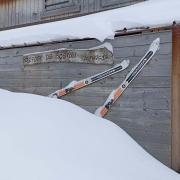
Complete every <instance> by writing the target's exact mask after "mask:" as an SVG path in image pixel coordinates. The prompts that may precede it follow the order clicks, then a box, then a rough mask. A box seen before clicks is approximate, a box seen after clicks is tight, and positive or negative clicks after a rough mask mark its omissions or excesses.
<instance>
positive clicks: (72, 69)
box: [0, 31, 172, 166]
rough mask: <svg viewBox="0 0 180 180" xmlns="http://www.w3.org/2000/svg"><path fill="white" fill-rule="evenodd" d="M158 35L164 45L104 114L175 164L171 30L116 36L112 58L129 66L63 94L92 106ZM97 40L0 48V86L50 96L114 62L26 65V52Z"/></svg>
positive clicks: (88, 44) (92, 43)
mask: <svg viewBox="0 0 180 180" xmlns="http://www.w3.org/2000/svg"><path fill="white" fill-rule="evenodd" d="M157 37H160V38H161V48H160V51H159V52H158V53H157V54H156V55H155V56H154V58H153V59H152V60H151V62H150V63H149V64H148V65H147V66H146V67H145V68H144V69H143V71H142V73H141V74H140V75H139V77H137V78H136V79H135V80H134V82H132V84H131V85H130V86H129V88H128V89H127V90H126V91H125V93H124V94H123V96H122V97H121V98H120V99H119V100H118V101H117V103H116V104H115V105H114V106H113V107H112V110H111V111H110V113H109V114H108V116H107V117H106V118H107V119H109V120H110V121H112V122H114V123H116V124H117V125H118V126H120V127H122V128H123V129H124V130H125V131H127V132H128V133H129V134H130V135H131V136H132V137H133V138H134V139H135V140H136V141H137V142H138V143H139V144H141V145H142V146H143V147H144V148H145V149H146V150H147V151H148V152H150V153H151V154H152V155H153V156H155V157H156V158H157V159H159V160H160V161H161V162H163V163H164V164H166V165H168V166H171V129H170V124H171V123H170V108H171V103H170V99H171V97H170V96H171V94H170V89H171V59H172V47H171V46H172V37H171V31H164V32H160V33H143V34H136V35H130V36H118V37H116V38H115V40H108V42H110V43H111V44H112V45H113V49H114V63H115V64H116V63H118V62H120V61H121V60H123V59H127V58H128V59H130V61H131V64H130V67H129V68H128V69H127V70H125V71H123V72H122V73H119V74H116V75H113V76H112V77H109V78H107V79H105V80H102V81H100V82H98V83H95V84H93V85H91V86H89V87H87V88H84V89H81V90H79V91H77V92H74V93H72V94H70V95H68V96H66V97H63V99H64V100H67V101H70V102H72V103H75V104H77V105H79V106H81V107H82V108H84V109H86V110H88V111H90V112H94V111H95V109H96V108H97V107H99V106H100V105H102V104H103V103H104V101H105V99H106V98H107V96H108V94H109V93H110V92H111V91H112V90H113V88H116V87H117V86H118V85H119V84H120V83H121V81H122V80H123V78H124V77H125V75H126V74H127V73H128V72H129V71H130V69H131V68H132V67H133V65H134V64H135V63H137V62H138V61H139V59H140V58H141V57H142V56H143V55H144V53H145V51H146V50H147V49H148V47H149V44H150V43H151V42H152V41H153V40H154V39H155V38H157ZM97 45H100V42H98V41H96V40H86V41H75V42H64V43H53V44H46V45H43V46H31V47H24V48H13V49H4V50H0V88H5V89H8V90H12V91H20V92H28V93H34V94H41V95H45V96H47V95H48V94H50V93H52V92H53V91H55V90H57V89H59V88H62V87H64V86H66V85H67V84H68V83H69V82H70V81H72V80H80V79H82V78H85V77H88V76H90V75H93V74H95V73H98V72H101V71H103V70H105V69H107V68H109V67H111V66H110V65H93V64H79V63H78V64H76V63H59V64H57V63H49V64H39V65H33V66H26V67H24V66H23V64H22V55H23V54H27V53H33V52H39V51H46V50H52V49H58V48H62V47H64V48H68V47H70V48H90V47H93V46H97Z"/></svg>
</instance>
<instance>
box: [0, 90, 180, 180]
mask: <svg viewBox="0 0 180 180" xmlns="http://www.w3.org/2000/svg"><path fill="white" fill-rule="evenodd" d="M0 100H1V101H0V110H1V111H0V146H1V148H0V179H1V180H120V179H123V180H179V179H180V175H178V174H176V173H175V172H173V171H172V170H170V169H169V168H167V167H165V166H164V165H163V164H161V163H160V162H159V161H157V160H155V159H154V158H153V157H152V156H150V155H149V154H148V153H146V152H145V151H144V150H143V149H142V148H141V147H140V146H139V145H138V144H137V143H136V142H135V141H134V140H133V139H132V138H130V137H129V136H128V134H127V133H125V132H124V131H123V130H122V129H121V128H119V127H118V126H116V125H115V124H113V123H112V122H110V121H107V120H105V119H102V118H99V117H96V116H95V115H93V114H91V113H89V112H87V111H85V110H83V109H81V108H79V107H77V106H75V105H73V104H71V103H69V102H66V101H63V100H57V99H52V98H48V97H41V96H37V95H31V94H21V93H12V92H8V91H4V90H0Z"/></svg>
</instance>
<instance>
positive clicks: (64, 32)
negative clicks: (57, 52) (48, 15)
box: [0, 0, 180, 47]
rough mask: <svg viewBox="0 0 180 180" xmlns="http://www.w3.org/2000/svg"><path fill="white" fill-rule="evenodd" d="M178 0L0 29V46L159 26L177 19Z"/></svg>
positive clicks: (109, 36) (103, 35)
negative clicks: (10, 28)
mask: <svg viewBox="0 0 180 180" xmlns="http://www.w3.org/2000/svg"><path fill="white" fill-rule="evenodd" d="M179 7H180V0H149V1H145V2H141V3H138V4H135V5H131V6H127V7H123V8H118V9H114V10H109V11H104V12H100V13H96V14H92V15H87V16H83V17H78V18H73V19H68V20H62V21H56V22H50V23H45V24H39V25H33V26H28V27H23V28H17V29H12V30H6V31H1V32H0V47H11V46H23V45H32V44H38V43H46V42H52V41H62V40H67V39H84V38H95V39H98V40H100V41H104V40H105V39H113V38H114V36H115V33H116V31H118V30H123V29H124V28H126V29H133V28H138V27H142V26H143V27H152V28H153V27H160V26H167V25H171V24H172V23H173V22H174V21H176V22H179V21H180V13H179Z"/></svg>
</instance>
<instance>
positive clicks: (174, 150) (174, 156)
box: [171, 26, 180, 172]
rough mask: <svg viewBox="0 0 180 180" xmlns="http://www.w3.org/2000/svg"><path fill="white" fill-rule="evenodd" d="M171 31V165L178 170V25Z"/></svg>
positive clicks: (179, 101)
mask: <svg viewBox="0 0 180 180" xmlns="http://www.w3.org/2000/svg"><path fill="white" fill-rule="evenodd" d="M172 33H173V36H172V43H173V45H172V48H173V49H172V54H173V57H172V121H171V128H172V129H171V130H172V139H171V143H172V144H171V165H172V168H173V169H174V170H175V171H177V172H180V26H177V27H174V28H173V31H172Z"/></svg>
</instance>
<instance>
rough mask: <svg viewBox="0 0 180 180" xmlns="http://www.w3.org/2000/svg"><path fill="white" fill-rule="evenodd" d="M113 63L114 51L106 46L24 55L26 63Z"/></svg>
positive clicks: (24, 62)
mask: <svg viewBox="0 0 180 180" xmlns="http://www.w3.org/2000/svg"><path fill="white" fill-rule="evenodd" d="M52 62H54V63H65V62H66V63H91V64H113V53H112V52H111V51H110V50H108V48H106V47H99V48H94V49H57V50H51V51H44V52H37V53H33V54H26V55H24V56H23V64H24V65H34V64H42V63H52Z"/></svg>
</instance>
